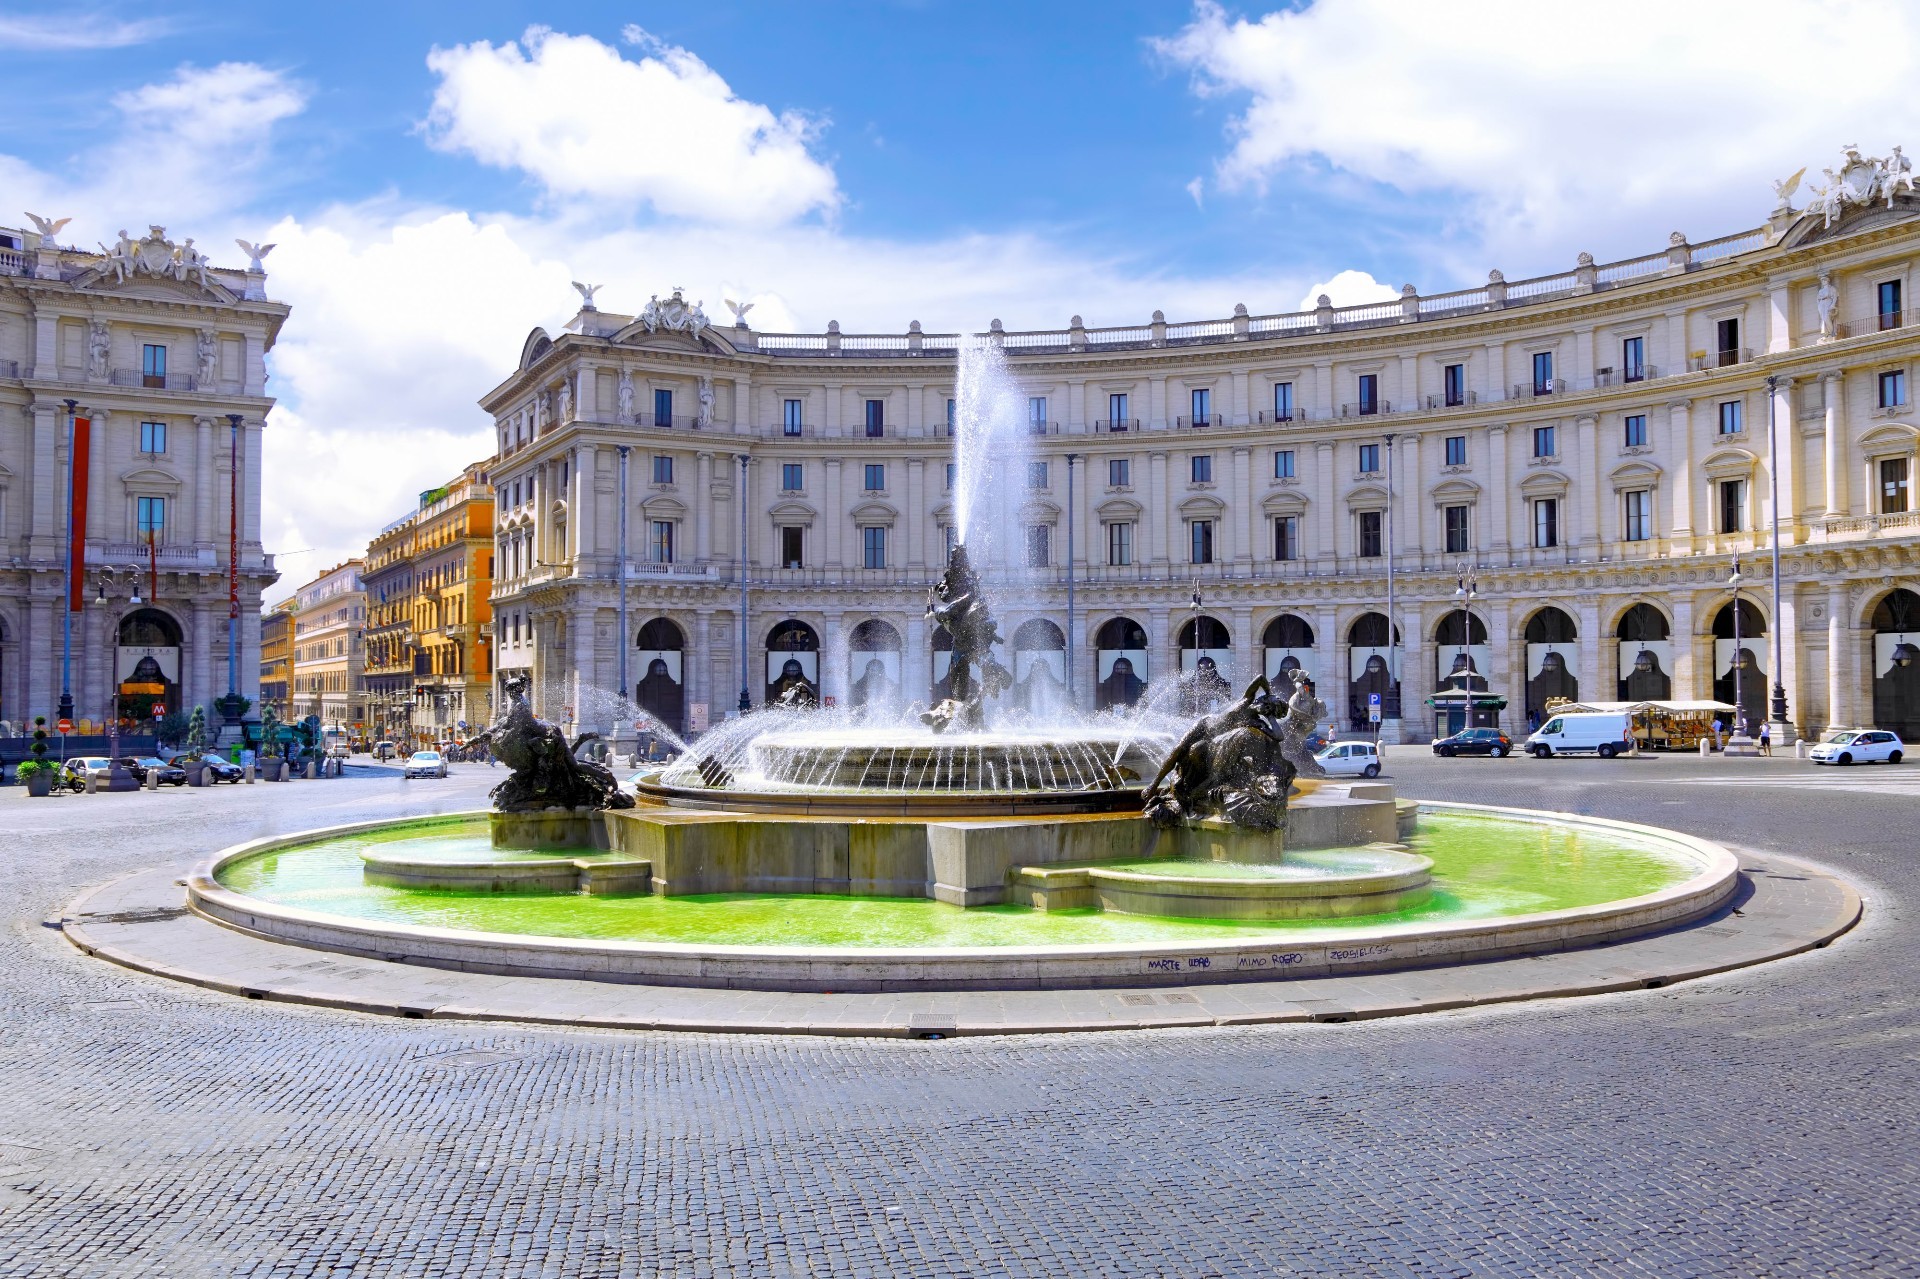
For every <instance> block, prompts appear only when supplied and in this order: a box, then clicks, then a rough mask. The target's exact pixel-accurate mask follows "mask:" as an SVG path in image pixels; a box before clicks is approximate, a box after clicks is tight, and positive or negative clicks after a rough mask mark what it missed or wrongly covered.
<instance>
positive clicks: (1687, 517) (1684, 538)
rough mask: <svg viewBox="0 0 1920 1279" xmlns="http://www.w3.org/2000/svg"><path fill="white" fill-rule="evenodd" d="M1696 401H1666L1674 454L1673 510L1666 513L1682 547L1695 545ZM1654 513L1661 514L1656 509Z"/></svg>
mask: <svg viewBox="0 0 1920 1279" xmlns="http://www.w3.org/2000/svg"><path fill="white" fill-rule="evenodd" d="M1692 409H1693V401H1692V400H1674V401H1672V402H1671V403H1669V404H1668V405H1667V439H1668V442H1669V448H1670V456H1671V457H1672V458H1673V491H1672V492H1671V493H1668V494H1667V495H1666V498H1667V501H1666V505H1667V506H1668V507H1670V508H1671V510H1672V514H1671V515H1669V516H1667V517H1666V519H1667V524H1668V527H1669V528H1671V529H1672V530H1673V533H1672V537H1673V539H1674V540H1675V541H1677V542H1679V543H1680V544H1681V547H1682V548H1683V549H1688V550H1690V549H1692V546H1693V530H1694V523H1693V503H1694V497H1695V494H1694V491H1693V488H1694V484H1693V415H1692ZM1654 517H1655V518H1656V519H1659V518H1661V515H1660V512H1659V511H1658V510H1656V511H1655V513H1654Z"/></svg>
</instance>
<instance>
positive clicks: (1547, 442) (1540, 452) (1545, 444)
mask: <svg viewBox="0 0 1920 1279" xmlns="http://www.w3.org/2000/svg"><path fill="white" fill-rule="evenodd" d="M1557 433H1558V428H1556V427H1551V426H1536V427H1534V428H1533V455H1534V456H1535V457H1559V456H1560V452H1559V440H1558V439H1557V438H1556V437H1557Z"/></svg>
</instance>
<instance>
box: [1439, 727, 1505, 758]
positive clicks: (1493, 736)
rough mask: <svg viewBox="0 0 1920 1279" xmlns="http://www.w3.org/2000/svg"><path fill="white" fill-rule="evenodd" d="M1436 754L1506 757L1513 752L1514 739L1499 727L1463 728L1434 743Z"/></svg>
mask: <svg viewBox="0 0 1920 1279" xmlns="http://www.w3.org/2000/svg"><path fill="white" fill-rule="evenodd" d="M1433 753H1434V754H1436V755H1491V756H1493V757H1494V758H1495V759H1505V758H1506V757H1507V756H1509V755H1511V754H1513V739H1512V738H1511V737H1508V736H1507V735H1506V734H1505V733H1503V732H1501V731H1500V730H1499V729H1497V728H1463V729H1461V730H1460V731H1459V732H1457V733H1455V734H1453V735H1452V736H1450V737H1442V738H1439V739H1438V740H1436V741H1435V742H1434V744H1433Z"/></svg>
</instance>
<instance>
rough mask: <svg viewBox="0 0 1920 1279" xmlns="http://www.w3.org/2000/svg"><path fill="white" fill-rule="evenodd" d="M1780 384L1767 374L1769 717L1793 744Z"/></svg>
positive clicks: (1775, 730) (1782, 737) (1777, 733)
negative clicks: (1778, 432)
mask: <svg viewBox="0 0 1920 1279" xmlns="http://www.w3.org/2000/svg"><path fill="white" fill-rule="evenodd" d="M1779 383H1780V377H1779V375H1778V374H1772V373H1770V374H1768V375H1767V483H1768V484H1769V485H1770V486H1771V488H1772V492H1773V521H1772V523H1773V530H1772V532H1773V705H1772V706H1771V707H1770V708H1769V710H1768V714H1767V718H1768V719H1770V720H1772V721H1773V734H1774V736H1775V737H1778V738H1779V739H1780V743H1781V745H1783V746H1784V745H1791V744H1792V742H1793V728H1792V727H1791V726H1790V725H1789V724H1788V723H1787V685H1786V682H1785V681H1786V668H1785V666H1784V659H1783V658H1782V657H1781V646H1782V645H1783V644H1784V643H1785V637H1784V636H1782V635H1781V633H1780V618H1781V616H1782V614H1781V612H1780V453H1779V450H1778V448H1777V446H1776V445H1775V443H1774V418H1775V417H1776V416H1777V415H1778V405H1779V395H1778V394H1777V392H1778V389H1779ZM1737 613H1738V610H1736V616H1737Z"/></svg>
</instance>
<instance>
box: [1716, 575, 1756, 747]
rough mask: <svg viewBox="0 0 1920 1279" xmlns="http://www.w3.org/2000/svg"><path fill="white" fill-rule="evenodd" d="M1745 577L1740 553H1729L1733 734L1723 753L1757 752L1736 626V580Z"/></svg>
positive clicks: (1744, 653) (1741, 644) (1744, 660)
mask: <svg viewBox="0 0 1920 1279" xmlns="http://www.w3.org/2000/svg"><path fill="white" fill-rule="evenodd" d="M1745 580H1746V578H1745V577H1743V576H1742V575H1741V573H1740V557H1739V556H1738V555H1736V556H1734V557H1733V571H1732V572H1731V573H1729V574H1727V585H1728V586H1729V587H1730V588H1732V590H1733V736H1731V737H1729V738H1727V745H1726V748H1725V751H1724V753H1725V754H1728V755H1757V754H1759V748H1758V747H1757V746H1755V745H1754V744H1753V738H1752V737H1751V736H1750V735H1749V733H1748V729H1749V727H1750V725H1749V724H1748V723H1747V702H1746V685H1745V679H1744V676H1745V674H1746V668H1747V664H1748V663H1747V650H1746V647H1745V637H1744V636H1743V635H1742V634H1741V628H1740V584H1741V583H1742V582H1744V581H1745Z"/></svg>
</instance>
